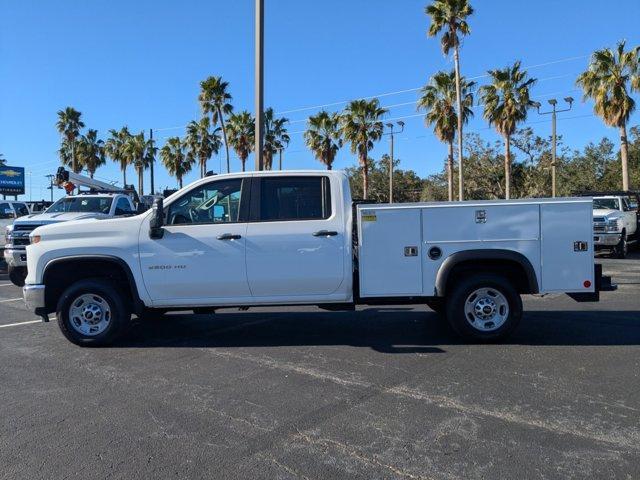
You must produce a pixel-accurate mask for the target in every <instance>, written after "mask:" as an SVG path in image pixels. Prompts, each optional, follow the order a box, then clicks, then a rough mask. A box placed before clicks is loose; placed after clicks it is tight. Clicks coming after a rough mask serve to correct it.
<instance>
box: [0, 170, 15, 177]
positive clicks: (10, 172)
mask: <svg viewBox="0 0 640 480" xmlns="http://www.w3.org/2000/svg"><path fill="white" fill-rule="evenodd" d="M0 175H4V176H5V177H19V176H20V172H18V171H17V170H0Z"/></svg>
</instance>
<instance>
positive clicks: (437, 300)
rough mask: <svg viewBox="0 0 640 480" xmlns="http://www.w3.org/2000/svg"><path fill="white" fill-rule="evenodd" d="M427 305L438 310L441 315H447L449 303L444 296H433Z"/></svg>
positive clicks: (427, 301) (435, 310)
mask: <svg viewBox="0 0 640 480" xmlns="http://www.w3.org/2000/svg"><path fill="white" fill-rule="evenodd" d="M425 303H426V304H427V307H429V308H430V309H431V310H433V311H434V312H436V313H437V314H438V315H440V316H445V315H446V314H447V311H446V310H447V303H446V301H445V299H444V298H442V297H433V298H429V299H427V300H426V302H425Z"/></svg>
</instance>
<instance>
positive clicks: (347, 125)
mask: <svg viewBox="0 0 640 480" xmlns="http://www.w3.org/2000/svg"><path fill="white" fill-rule="evenodd" d="M385 113H387V110H386V109H385V108H382V107H380V102H379V101H378V99H377V98H374V99H372V100H369V101H367V100H353V101H352V102H351V103H349V104H348V105H347V107H346V108H345V110H344V112H343V113H342V116H341V117H340V123H341V130H342V136H343V138H344V139H345V140H346V141H347V142H349V143H350V144H351V153H357V154H358V160H359V162H360V166H361V167H362V193H363V197H364V199H365V200H366V199H367V196H368V193H369V164H368V162H367V157H368V155H369V151H370V150H371V149H372V148H373V143H374V142H377V141H378V140H380V138H381V137H382V130H383V129H384V126H383V124H382V116H383V115H384V114H385Z"/></svg>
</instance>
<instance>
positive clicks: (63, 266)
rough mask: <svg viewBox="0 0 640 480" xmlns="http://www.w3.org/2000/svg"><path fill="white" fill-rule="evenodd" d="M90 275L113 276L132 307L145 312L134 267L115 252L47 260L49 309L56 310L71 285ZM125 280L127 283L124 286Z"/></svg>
mask: <svg viewBox="0 0 640 480" xmlns="http://www.w3.org/2000/svg"><path fill="white" fill-rule="evenodd" d="M87 278H112V279H115V280H116V281H118V284H117V286H118V287H119V288H120V289H121V290H122V292H123V293H124V294H125V295H126V296H127V300H128V301H129V302H130V304H131V309H132V310H133V311H134V312H135V313H139V312H141V311H142V310H143V309H144V307H145V305H144V302H143V301H142V299H141V298H140V294H139V292H138V288H137V284H136V281H135V277H134V276H133V272H132V270H131V267H130V266H129V265H128V264H127V262H125V261H124V260H123V259H121V258H119V257H115V256H112V255H73V256H68V257H60V258H55V259H53V260H50V261H49V262H47V264H46V265H45V267H44V270H43V274H42V283H43V284H44V285H45V305H46V307H45V308H46V309H47V312H53V311H55V308H56V304H57V299H58V298H59V297H60V295H61V294H62V292H63V291H64V290H66V289H67V288H68V287H69V286H70V285H71V284H73V283H75V282H77V281H79V280H83V279H87ZM121 282H125V283H126V285H122V283H121Z"/></svg>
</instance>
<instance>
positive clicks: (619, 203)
mask: <svg viewBox="0 0 640 480" xmlns="http://www.w3.org/2000/svg"><path fill="white" fill-rule="evenodd" d="M590 195H591V196H592V197H593V244H594V247H595V249H596V251H598V250H609V251H610V252H611V253H612V254H613V255H614V256H615V257H617V258H625V257H626V256H627V252H628V249H629V245H630V244H633V243H636V242H637V241H638V236H640V232H639V231H638V228H639V225H640V212H639V211H638V195H637V194H636V193H633V192H606V193H604V192H603V193H598V192H590Z"/></svg>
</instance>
